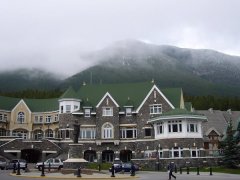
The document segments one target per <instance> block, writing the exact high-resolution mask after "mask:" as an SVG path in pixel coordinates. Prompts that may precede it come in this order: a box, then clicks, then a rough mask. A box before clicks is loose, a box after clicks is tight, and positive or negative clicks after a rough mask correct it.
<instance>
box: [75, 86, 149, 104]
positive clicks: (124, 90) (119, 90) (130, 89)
mask: <svg viewBox="0 0 240 180" xmlns="http://www.w3.org/2000/svg"><path fill="white" fill-rule="evenodd" d="M152 87H153V84H152V83H126V84H100V85H99V84H98V85H85V86H82V87H81V88H80V89H79V91H78V97H79V98H80V99H87V98H88V100H89V101H90V102H91V104H92V105H93V106H96V105H97V104H98V103H99V102H100V101H101V99H102V98H103V97H104V95H105V94H106V93H107V92H108V93H109V94H110V95H111V96H112V98H113V99H114V100H115V101H116V102H117V103H118V105H119V106H120V107H123V106H125V105H126V102H127V101H128V99H131V101H132V103H133V104H131V105H133V106H134V107H138V106H139V105H140V104H141V102H142V101H143V100H144V98H145V97H146V95H147V94H148V92H149V91H150V90H151V88H152Z"/></svg>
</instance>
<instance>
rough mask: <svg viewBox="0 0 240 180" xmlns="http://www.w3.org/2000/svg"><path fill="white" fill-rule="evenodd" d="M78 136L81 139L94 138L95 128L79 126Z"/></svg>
mask: <svg viewBox="0 0 240 180" xmlns="http://www.w3.org/2000/svg"><path fill="white" fill-rule="evenodd" d="M79 135H80V138H81V139H95V138H96V128H80V134H79Z"/></svg>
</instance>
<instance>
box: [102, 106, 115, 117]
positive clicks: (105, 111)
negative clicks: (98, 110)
mask: <svg viewBox="0 0 240 180" xmlns="http://www.w3.org/2000/svg"><path fill="white" fill-rule="evenodd" d="M102 116H113V107H103V108H102Z"/></svg>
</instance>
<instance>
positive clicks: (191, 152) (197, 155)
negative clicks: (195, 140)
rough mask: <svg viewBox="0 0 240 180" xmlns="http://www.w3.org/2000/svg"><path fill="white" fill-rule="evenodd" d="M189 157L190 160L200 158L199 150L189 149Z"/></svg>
mask: <svg viewBox="0 0 240 180" xmlns="http://www.w3.org/2000/svg"><path fill="white" fill-rule="evenodd" d="M193 152H196V156H193ZM190 155H191V157H192V158H197V157H200V150H199V149H198V148H191V149H190Z"/></svg>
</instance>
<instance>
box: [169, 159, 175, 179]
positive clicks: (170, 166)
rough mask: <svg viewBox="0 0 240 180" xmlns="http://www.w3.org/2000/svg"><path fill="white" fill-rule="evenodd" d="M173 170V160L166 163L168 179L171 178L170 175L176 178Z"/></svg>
mask: <svg viewBox="0 0 240 180" xmlns="http://www.w3.org/2000/svg"><path fill="white" fill-rule="evenodd" d="M174 170H175V164H174V162H171V163H169V165H168V173H169V178H168V180H171V177H173V178H174V179H176V176H174V175H173V171H174Z"/></svg>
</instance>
